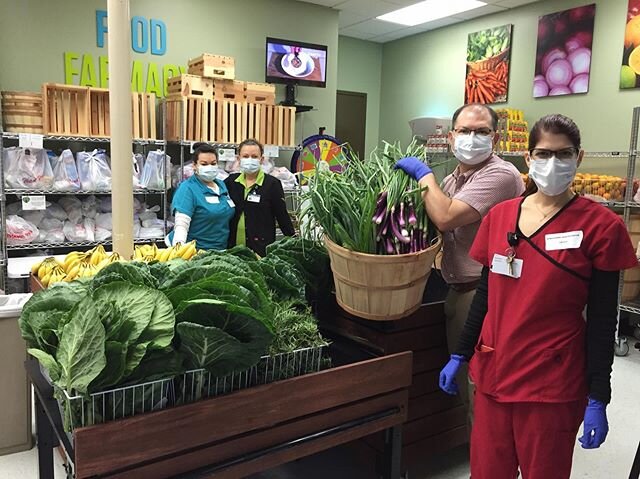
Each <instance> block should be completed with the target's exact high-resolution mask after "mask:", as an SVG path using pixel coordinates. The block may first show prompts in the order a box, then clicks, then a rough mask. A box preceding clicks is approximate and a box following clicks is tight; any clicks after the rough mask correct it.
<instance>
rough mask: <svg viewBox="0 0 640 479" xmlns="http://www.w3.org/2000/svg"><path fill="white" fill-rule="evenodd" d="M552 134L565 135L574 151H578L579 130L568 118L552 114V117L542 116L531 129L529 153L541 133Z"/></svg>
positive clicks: (580, 140) (579, 141)
mask: <svg viewBox="0 0 640 479" xmlns="http://www.w3.org/2000/svg"><path fill="white" fill-rule="evenodd" d="M543 132H545V133H553V134H556V135H565V136H566V137H567V138H569V141H570V142H571V144H572V145H573V147H574V148H575V149H576V150H579V149H580V144H581V142H582V139H581V138H580V128H578V125H576V124H575V122H574V121H573V120H572V119H571V118H569V117H568V116H564V115H560V114H559V113H554V114H552V115H547V116H543V117H542V118H540V119H539V120H538V121H536V123H535V124H534V125H533V127H532V128H531V132H530V133H529V151H531V150H533V149H534V148H535V147H536V145H537V144H538V142H539V141H540V137H541V136H542V133H543Z"/></svg>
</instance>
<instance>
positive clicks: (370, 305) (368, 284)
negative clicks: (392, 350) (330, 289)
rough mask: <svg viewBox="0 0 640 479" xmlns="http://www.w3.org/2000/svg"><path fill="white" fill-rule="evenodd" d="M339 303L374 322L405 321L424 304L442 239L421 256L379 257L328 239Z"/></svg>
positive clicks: (413, 254) (410, 254)
mask: <svg viewBox="0 0 640 479" xmlns="http://www.w3.org/2000/svg"><path fill="white" fill-rule="evenodd" d="M324 241H325V244H326V246H327V250H328V251H329V258H330V260H331V271H332V272H333V279H334V282H335V286H336V300H337V301H338V304H339V305H340V307H342V309H344V310H345V311H347V312H348V313H350V314H353V315H355V316H359V317H361V318H366V319H371V320H374V321H390V320H395V319H401V318H404V317H405V316H408V315H409V314H411V313H413V312H414V311H416V310H417V309H418V308H419V307H420V304H421V303H422V296H423V294H424V288H425V286H426V284H427V280H428V279H429V275H430V274H431V266H432V265H433V262H434V260H435V257H436V254H437V253H438V251H440V247H441V245H442V238H441V237H438V241H437V242H436V243H435V244H433V245H432V246H430V247H429V248H427V249H426V250H423V251H420V252H418V253H409V254H401V255H375V254H365V253H357V252H355V251H350V250H348V249H345V248H343V247H342V246H338V245H337V244H335V243H334V242H333V241H331V240H330V239H329V238H327V237H326V236H325V239H324Z"/></svg>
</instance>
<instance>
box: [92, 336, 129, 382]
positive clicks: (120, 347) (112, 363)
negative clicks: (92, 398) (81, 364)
mask: <svg viewBox="0 0 640 479" xmlns="http://www.w3.org/2000/svg"><path fill="white" fill-rule="evenodd" d="M104 352H105V357H106V366H107V367H105V368H104V369H103V370H102V371H101V372H100V374H99V375H98V377H97V378H95V379H94V380H93V382H92V383H91V386H90V388H89V389H90V391H101V390H102V389H104V388H106V387H108V386H112V385H114V384H118V383H119V382H120V381H121V380H122V378H123V377H124V373H125V367H126V365H127V348H126V346H125V345H124V344H121V343H118V342H116V341H107V342H106V343H105V351H104Z"/></svg>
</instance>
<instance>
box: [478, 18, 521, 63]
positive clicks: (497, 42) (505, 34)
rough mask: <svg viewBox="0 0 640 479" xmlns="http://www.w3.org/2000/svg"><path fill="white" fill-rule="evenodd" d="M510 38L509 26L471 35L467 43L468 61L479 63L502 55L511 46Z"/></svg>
mask: <svg viewBox="0 0 640 479" xmlns="http://www.w3.org/2000/svg"><path fill="white" fill-rule="evenodd" d="M510 36H511V29H510V26H509V25H504V26H502V27H496V28H489V29H487V30H481V31H479V32H474V33H470V34H469V40H468V43H467V61H468V62H478V61H482V60H486V59H487V58H491V57H493V56H495V55H498V54H499V53H502V52H503V51H504V50H506V49H507V47H508V46H509V39H510Z"/></svg>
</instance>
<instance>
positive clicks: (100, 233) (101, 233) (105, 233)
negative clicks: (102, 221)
mask: <svg viewBox="0 0 640 479" xmlns="http://www.w3.org/2000/svg"><path fill="white" fill-rule="evenodd" d="M95 237H96V241H106V240H108V239H109V238H111V230H108V229H105V228H102V227H100V226H97V225H96V233H95Z"/></svg>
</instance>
